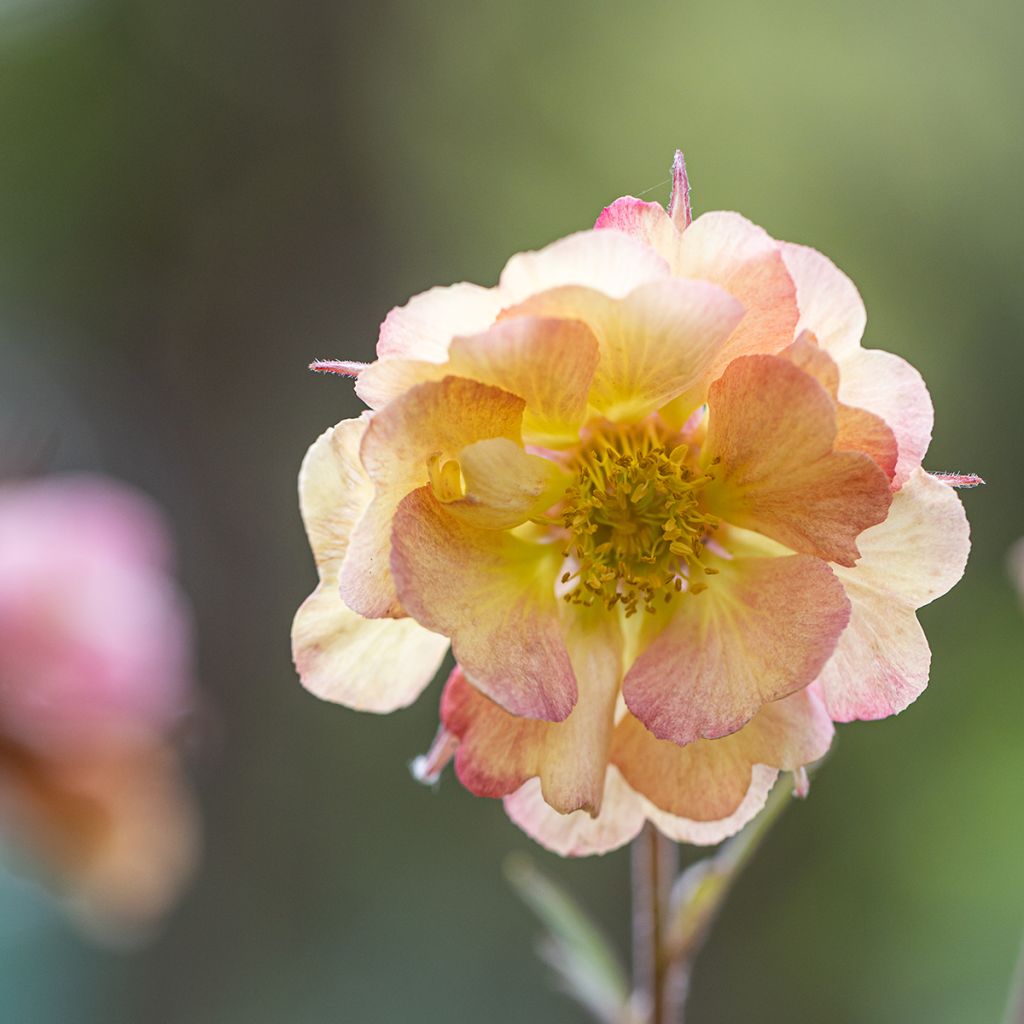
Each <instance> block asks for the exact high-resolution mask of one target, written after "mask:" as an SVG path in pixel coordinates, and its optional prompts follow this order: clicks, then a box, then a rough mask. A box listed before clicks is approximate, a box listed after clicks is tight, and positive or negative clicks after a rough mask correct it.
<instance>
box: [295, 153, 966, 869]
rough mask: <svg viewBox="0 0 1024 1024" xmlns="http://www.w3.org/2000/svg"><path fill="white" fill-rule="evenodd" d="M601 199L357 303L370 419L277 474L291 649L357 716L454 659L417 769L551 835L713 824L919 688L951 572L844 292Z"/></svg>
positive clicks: (550, 839) (906, 391) (945, 502)
mask: <svg viewBox="0 0 1024 1024" xmlns="http://www.w3.org/2000/svg"><path fill="white" fill-rule="evenodd" d="M673 175H674V180H673V195H672V200H671V202H670V204H669V208H668V210H667V211H666V210H665V209H663V208H662V207H661V206H659V205H657V204H654V203H647V202H642V201H640V200H638V199H633V198H629V197H626V198H623V199H619V200H617V201H616V202H614V203H613V204H612V205H611V206H609V207H608V208H607V209H605V210H604V212H603V213H602V214H601V216H600V217H599V218H598V221H597V225H596V227H595V229H594V230H591V231H584V232H580V233H578V234H575V235H571V236H569V237H568V238H564V239H562V240H560V241H558V242H555V243H553V244H552V245H549V246H548V247H547V248H545V249H542V250H540V251H538V252H531V253H523V254H520V255H518V256H515V257H513V258H512V259H511V260H510V261H509V263H508V264H507V265H506V267H505V269H504V271H503V272H502V275H501V278H500V281H499V284H498V285H497V286H496V287H494V288H482V287H478V286H476V285H472V284H458V285H455V286H453V287H451V288H436V289H433V290H431V291H428V292H426V293H424V294H422V295H418V296H416V297H415V298H413V299H412V300H411V301H410V302H409V303H408V304H406V305H405V306H403V307H400V308H398V309H395V310H392V312H391V313H390V314H389V315H388V316H387V318H386V319H385V321H384V323H383V325H382V327H381V332H380V338H379V341H378V345H377V355H378V359H377V360H376V362H374V363H372V364H370V365H363V364H356V363H342V362H333V363H317V364H314V368H315V369H322V370H328V371H332V372H340V373H344V374H349V375H351V376H355V377H356V391H357V393H358V394H359V395H360V396H361V397H362V398H363V400H364V401H365V402H366V403H367V405H368V406H369V407H370V410H371V411H370V412H367V413H364V415H363V416H362V417H361V418H359V419H357V420H349V421H346V422H343V423H341V424H339V425H338V426H336V427H335V428H333V429H332V430H330V431H328V432H327V433H326V434H324V435H323V436H322V437H321V438H320V439H319V440H318V441H317V442H316V443H315V444H314V445H313V447H312V448H311V449H310V452H309V454H308V455H307V457H306V461H305V463H304V465H303V468H302V472H301V475H300V496H301V504H302V510H303V515H304V518H305V522H306V527H307V531H308V533H309V537H310V542H311V545H312V548H313V553H314V556H315V558H316V561H317V564H318V567H319V570H320V585H319V587H318V588H317V590H316V591H315V592H314V594H313V595H312V596H311V597H310V598H309V599H308V600H307V602H306V603H305V604H304V605H303V606H302V608H301V609H300V610H299V613H298V615H297V617H296V620H295V627H294V633H293V639H294V654H295V661H296V665H297V667H298V670H299V673H300V676H301V678H302V680H303V682H304V683H305V685H306V686H307V687H308V688H309V689H311V690H312V691H313V692H314V693H317V694H318V695H320V696H322V697H326V698H328V699H331V700H335V701H338V702H340V703H343V704H348V705H350V706H352V707H356V708H362V709H366V710H373V711H388V710H391V709H393V708H396V707H400V706H403V705H405V704H408V703H410V702H411V701H412V700H414V699H415V698H416V696H417V695H418V694H419V693H420V692H421V690H422V689H423V687H424V686H425V685H426V684H427V683H428V682H429V680H430V679H431V678H432V677H433V675H434V673H435V672H436V670H437V668H438V667H439V665H440V663H441V660H442V658H443V657H444V654H445V651H446V648H447V643H448V640H449V639H450V641H451V644H452V650H453V654H454V657H455V660H456V662H457V665H456V668H455V670H454V671H453V672H452V674H451V676H450V678H449V680H448V683H447V685H446V687H445V690H444V695H443V697H442V703H441V720H442V726H441V730H440V733H439V735H438V739H437V741H436V742H435V745H434V748H433V749H432V750H431V752H430V754H428V755H427V756H426V758H424V759H421V760H420V761H419V762H418V769H417V770H418V773H419V774H420V776H421V777H423V778H433V777H435V776H436V774H437V773H438V771H439V770H440V768H441V766H442V765H443V763H444V761H445V760H446V759H447V758H449V757H451V756H452V754H454V757H455V766H456V772H457V774H458V776H459V778H460V780H461V781H462V782H463V784H464V785H465V786H466V787H467V788H469V789H470V790H471V791H472V792H474V793H477V794H480V795H484V796H491V797H503V798H504V800H505V806H506V809H507V811H508V813H509V814H510V816H511V817H512V818H513V820H514V821H516V822H517V823H518V824H519V825H521V826H522V827H523V828H524V829H525V830H526V831H527V832H529V833H530V834H531V835H533V836H534V837H535V838H537V839H538V840H539V841H540V842H542V843H544V844H545V845H547V846H549V847H551V848H552V849H556V850H558V851H559V852H562V853H586V852H594V851H600V850H605V849H610V848H612V847H614V846H617V845H620V844H621V843H623V842H626V841H627V840H629V839H630V838H632V837H633V836H634V835H635V834H636V832H637V831H638V830H639V828H640V827H641V825H642V824H643V821H644V820H645V819H649V820H652V821H654V822H655V823H656V825H657V826H658V827H659V828H660V829H661V830H662V831H663V832H665V833H666V834H667V835H670V836H672V837H674V838H676V839H685V840H688V841H692V842H717V841H718V840H720V839H722V838H724V837H725V836H726V835H729V834H731V833H732V832H734V831H736V830H737V829H738V828H739V827H741V826H742V825H743V824H744V823H745V822H746V821H747V820H749V818H750V817H752V816H753V815H754V814H756V812H757V811H758V810H759V809H760V807H761V806H762V805H763V803H764V800H765V799H766V796H767V793H768V791H769V790H770V788H771V785H772V784H773V782H774V780H775V777H776V775H777V774H778V772H779V771H798V770H800V769H801V768H802V767H803V766H804V765H806V764H808V763H810V762H813V761H815V760H817V759H819V758H820V757H822V756H823V755H824V754H825V752H826V751H827V749H828V747H829V745H830V742H831V737H832V733H833V724H832V723H833V721H848V720H851V719H874V718H881V717H884V716H887V715H891V714H894V713H896V712H898V711H901V710H902V709H903V708H905V707H906V706H907V705H908V704H909V703H910V702H911V701H913V700H914V699H915V698H916V697H917V696H918V694H919V693H920V692H921V691H922V689H923V688H924V686H925V684H926V682H927V676H928V666H929V657H930V654H929V649H928V645H927V642H926V640H925V638H924V635H923V633H922V632H921V629H920V626H919V625H918V622H917V619H916V617H915V611H916V609H917V608H919V607H920V606H921V605H923V604H926V603H927V602H929V601H931V600H933V599H934V598H936V597H938V596H939V595H941V594H942V593H944V592H945V591H947V590H948V589H949V588H950V587H951V586H952V585H953V584H954V583H955V582H956V581H957V580H958V579H959V578H960V576H961V574H962V572H963V569H964V565H965V561H966V557H967V550H968V528H967V522H966V518H965V516H964V513H963V510H962V507H961V504H960V501H959V499H958V498H957V496H956V494H955V492H954V491H953V489H952V488H951V486H949V484H947V483H946V482H944V481H940V480H938V479H935V478H933V477H932V476H930V475H929V474H927V473H926V472H924V470H922V469H921V460H922V458H923V456H924V453H925V450H926V448H927V446H928V441H929V439H930V435H931V426H932V407H931V402H930V400H929V397H928V393H927V391H926V389H925V386H924V384H923V382H922V380H921V378H920V376H919V375H918V373H917V372H916V371H915V370H914V369H913V368H912V367H910V366H909V365H908V364H907V363H906V362H904V361H903V360H902V359H900V358H899V357H898V356H894V355H890V354H889V353H886V352H880V351H877V350H872V349H863V348H861V347H860V338H861V334H862V332H863V329H864V326H865V319H866V317H865V313H864V307H863V304H862V302H861V299H860V297H859V295H858V293H857V291H856V289H855V288H854V286H853V285H852V283H851V282H850V281H849V280H848V279H847V278H846V277H845V276H844V275H843V274H842V273H841V272H840V271H839V270H838V269H837V268H836V267H835V266H834V265H833V264H832V263H831V262H830V261H829V260H827V259H826V258H825V257H824V256H822V255H821V254H820V253H817V252H815V251H814V250H812V249H808V248H805V247H802V246H796V245H790V244H787V243H781V242H777V241H775V240H774V239H772V238H771V237H769V235H768V234H767V233H766V232H764V231H763V230H762V229H761V228H758V227H756V226H755V225H753V224H751V223H750V222H749V221H747V220H746V219H744V218H743V217H741V216H739V215H738V214H735V213H708V214H705V215H703V216H701V217H699V218H697V219H695V220H692V221H691V216H690V211H689V202H688V185H687V181H686V172H685V167H684V164H683V162H682V156H681V154H680V155H678V156H677V160H676V163H675V166H674V172H673Z"/></svg>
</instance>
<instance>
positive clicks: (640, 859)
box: [632, 824, 679, 1024]
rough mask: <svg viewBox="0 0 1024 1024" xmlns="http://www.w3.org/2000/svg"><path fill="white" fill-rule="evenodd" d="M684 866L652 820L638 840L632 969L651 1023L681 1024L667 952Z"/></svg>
mask: <svg viewBox="0 0 1024 1024" xmlns="http://www.w3.org/2000/svg"><path fill="white" fill-rule="evenodd" d="M678 867H679V851H678V848H677V847H676V844H675V843H673V842H671V841H670V840H668V839H666V838H665V837H664V836H663V835H661V833H660V832H658V830H657V829H656V828H654V826H653V825H650V824H648V825H647V826H645V828H644V830H643V832H641V833H640V835H639V836H638V837H637V839H636V840H635V841H634V843H633V850H632V875H633V973H634V979H635V984H636V986H637V988H638V991H639V994H640V998H641V999H642V1000H643V1002H644V1004H645V1006H646V1010H647V1012H646V1015H645V1020H646V1022H647V1024H676V1022H677V1020H678V1012H679V1006H678V1001H677V999H676V998H675V991H674V990H675V986H673V985H672V984H671V977H670V975H671V973H672V971H671V968H672V965H671V962H670V960H669V958H668V957H667V956H666V953H665V940H666V938H667V930H666V926H667V921H668V907H669V895H670V893H671V891H672V882H673V879H674V878H675V875H676V872H677V870H678Z"/></svg>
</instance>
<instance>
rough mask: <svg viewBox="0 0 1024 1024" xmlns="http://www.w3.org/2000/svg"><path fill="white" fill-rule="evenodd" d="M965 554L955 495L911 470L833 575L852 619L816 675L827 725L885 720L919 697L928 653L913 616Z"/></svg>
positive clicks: (949, 582)
mask: <svg viewBox="0 0 1024 1024" xmlns="http://www.w3.org/2000/svg"><path fill="white" fill-rule="evenodd" d="M969 549H970V531H969V528H968V525H967V517H966V515H965V514H964V510H963V505H962V504H961V502H960V499H959V497H958V496H957V494H956V492H955V491H954V490H953V489H952V488H951V487H949V486H948V485H947V484H944V483H942V482H941V481H939V480H935V479H933V478H932V477H930V476H929V475H928V474H927V473H925V472H924V471H923V470H920V469H919V470H916V471H915V472H914V473H912V474H911V476H910V478H909V479H908V481H907V482H906V484H905V485H904V486H903V487H902V489H901V490H900V491H898V492H897V494H896V495H895V497H894V498H893V504H892V509H891V510H890V512H889V517H888V519H886V521H885V522H884V523H882V524H880V525H879V526H875V527H873V528H872V529H870V530H868V531H866V532H865V533H864V535H863V537H862V538H861V551H862V553H863V557H862V558H861V561H860V562H859V563H858V565H857V566H855V567H854V568H852V569H842V568H840V569H837V570H836V572H837V575H838V576H839V577H840V578H841V579H842V582H843V585H844V586H845V588H846V593H847V595H848V596H849V598H850V604H851V606H852V613H851V616H850V625H849V627H848V628H847V630H846V632H845V633H844V634H843V636H842V638H841V639H840V641H839V644H838V646H837V647H836V652H835V654H834V655H833V657H832V658H831V660H830V661H829V662H828V664H827V665H826V666H825V668H824V670H823V671H822V673H821V685H822V688H823V689H824V693H825V699H826V703H827V706H828V709H829V713H830V714H831V715H832V717H833V719H835V720H836V721H843V722H845V721H850V720H852V719H875V718H884V717H886V716H888V715H892V714H896V713H897V712H899V711H902V710H903V709H904V708H905V707H907V705H908V704H910V703H912V702H913V701H914V700H915V699H916V698H917V697H918V696H919V695H920V693H921V691H922V690H924V688H925V686H926V685H927V682H928V668H929V664H930V661H931V652H930V651H929V649H928V642H927V640H926V639H925V636H924V633H923V631H922V630H921V627H920V625H919V624H918V622H917V617H916V616H915V614H914V612H915V610H916V609H917V608H920V607H922V606H923V605H926V604H928V603H929V602H931V601H934V600H935V599H936V598H937V597H941V596H942V595H943V594H944V593H946V592H947V591H948V590H949V589H950V588H951V587H952V586H953V585H954V584H955V583H956V582H957V580H959V579H960V577H961V576H962V575H963V571H964V567H965V565H966V562H967V554H968V551H969Z"/></svg>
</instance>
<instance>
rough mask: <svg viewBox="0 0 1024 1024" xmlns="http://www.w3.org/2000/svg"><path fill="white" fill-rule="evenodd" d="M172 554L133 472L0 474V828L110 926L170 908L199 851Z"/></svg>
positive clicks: (71, 902)
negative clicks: (122, 475) (178, 749)
mask: <svg viewBox="0 0 1024 1024" xmlns="http://www.w3.org/2000/svg"><path fill="white" fill-rule="evenodd" d="M170 560H171V549H170V540H169V537H168V534H167V528H166V525H165V523H164V520H163V517H162V515H161V514H160V512H159V510H158V509H157V508H156V507H155V506H154V505H153V504H152V503H151V502H150V501H149V500H148V499H146V498H144V497H143V496H142V495H140V494H138V493H136V492H135V491H134V490H132V489H130V488H128V487H127V486H125V485H123V484H121V483H118V482H116V481H114V480H110V479H106V478H103V477H98V476H86V475H74V476H63V477H52V478H49V479H42V480H34V481H27V482H8V483H4V484H3V485H2V486H0V838H2V839H5V840H10V842H11V846H12V847H13V848H14V849H15V851H16V853H18V854H20V855H21V856H20V860H21V863H23V864H24V865H25V867H26V868H27V869H28V870H30V871H32V872H33V873H34V874H36V875H38V876H40V877H41V880H42V881H44V882H45V883H47V884H48V885H49V886H50V887H51V888H53V889H54V890H56V892H57V893H58V894H59V895H61V896H62V897H63V898H64V899H65V901H66V903H67V905H68V908H69V909H70V910H71V911H72V913H73V914H74V915H75V916H76V917H77V918H78V919H79V920H80V922H81V923H82V924H84V925H85V926H86V927H87V928H89V929H91V930H92V931H94V932H96V933H98V934H99V935H100V936H101V937H104V938H115V939H117V940H121V939H123V938H125V937H129V938H130V937H134V935H136V934H137V933H138V931H139V929H142V928H145V926H147V925H148V924H150V923H151V922H152V920H153V919H154V918H155V917H156V916H157V915H159V914H160V913H162V912H163V911H164V910H166V909H167V907H168V906H169V905H170V903H171V901H172V900H173V899H174V898H175V897H176V896H177V895H178V893H179V891H180V888H181V886H182V884H183V883H184V881H185V879H186V878H187V877H188V875H189V873H190V871H191V868H192V866H193V863H194V858H195V852H196V839H197V837H196V832H197V829H196V822H195V813H194V809H193V803H192V798H191V795H190V793H189V791H188V788H187V786H186V785H185V782H184V780H183V778H182V773H181V770H180V767H179V764H178V758H177V756H176V753H175V750H174V744H173V742H172V739H171V733H172V732H173V730H174V729H175V728H176V727H177V723H178V722H179V721H180V719H181V717H182V715H183V713H184V712H185V711H186V710H187V708H188V705H189V702H190V697H191V693H190V690H191V682H192V675H191V664H190V662H191V647H192V643H191V641H192V637H191V621H190V616H189V613H188V609H187V606H186V604H185V602H184V599H183V597H182V595H181V593H180V591H179V590H178V587H177V586H176V584H175V583H174V581H173V579H172V577H171V574H170V569H169V563H170Z"/></svg>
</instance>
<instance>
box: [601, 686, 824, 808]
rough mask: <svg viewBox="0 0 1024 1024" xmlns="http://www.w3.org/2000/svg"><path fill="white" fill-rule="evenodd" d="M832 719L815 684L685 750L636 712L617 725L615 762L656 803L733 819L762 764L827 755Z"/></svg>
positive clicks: (786, 765)
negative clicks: (651, 728)
mask: <svg viewBox="0 0 1024 1024" xmlns="http://www.w3.org/2000/svg"><path fill="white" fill-rule="evenodd" d="M832 733H833V729H832V721H831V719H830V718H829V717H828V714H827V713H826V711H825V706H824V703H823V701H822V699H821V697H820V696H819V695H818V694H817V693H816V692H815V691H814V688H813V687H807V688H805V689H803V690H801V691H799V692H798V693H794V694H792V695H791V696H789V697H785V698H783V699H782V700H779V701H775V702H774V703H771V704H766V705H764V707H762V708H761V709H760V711H758V712H757V714H756V715H754V717H753V718H752V719H751V720H750V721H749V722H748V723H747V724H746V725H745V726H744V727H743V728H742V729H740V730H739V731H738V732H735V733H733V734H732V735H730V736H725V737H723V738H722V739H717V740H697V741H696V742H695V743H688V744H687V745H686V746H683V747H680V746H678V745H677V744H675V743H672V742H670V741H668V740H659V739H656V738H655V737H654V736H653V735H652V734H651V733H650V732H649V731H648V730H647V729H645V728H644V726H643V725H642V724H641V722H639V721H638V720H637V719H636V718H635V717H634V716H633V715H630V714H627V715H626V716H625V717H624V718H623V719H622V721H621V722H619V724H618V725H617V726H616V727H615V738H614V740H613V743H612V754H611V756H612V762H613V763H614V764H615V765H616V766H617V767H618V769H619V771H620V772H622V774H623V776H624V777H625V779H626V781H627V782H628V783H629V784H630V785H631V786H632V787H633V789H635V790H636V791H637V792H638V793H641V794H643V795H644V796H645V797H647V799H648V800H650V801H651V803H653V804H654V805H655V806H656V807H659V808H661V810H663V811H667V812H668V813H670V814H674V815H676V816H678V817H683V818H690V819H693V820H696V821H716V820H718V819H721V818H728V817H729V816H730V815H732V814H734V813H735V812H736V810H737V809H738V808H739V806H740V804H741V803H742V802H743V800H744V798H745V797H746V795H747V791H748V790H749V789H750V785H751V781H752V779H753V769H754V766H755V765H758V764H762V765H767V766H768V767H770V768H777V769H782V770H785V771H795V770H796V769H797V768H800V767H802V766H803V765H806V764H810V763H811V762H812V761H817V760H818V759H819V758H821V757H824V755H825V754H826V752H827V751H828V748H829V745H830V744H831V742H832Z"/></svg>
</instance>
